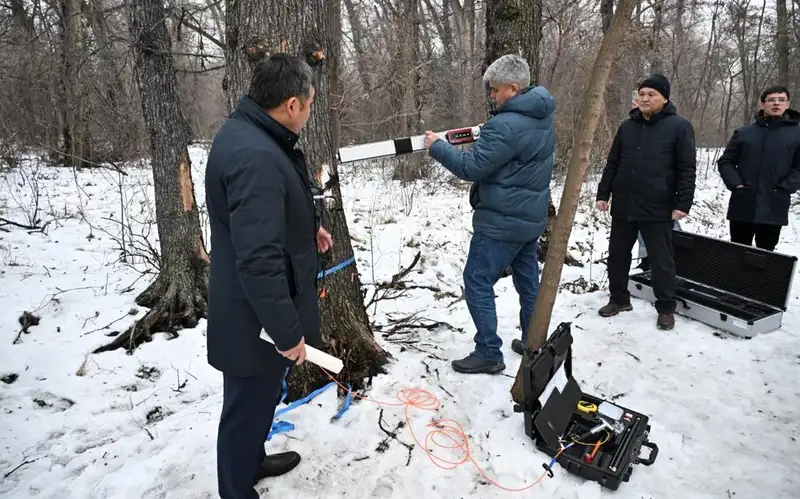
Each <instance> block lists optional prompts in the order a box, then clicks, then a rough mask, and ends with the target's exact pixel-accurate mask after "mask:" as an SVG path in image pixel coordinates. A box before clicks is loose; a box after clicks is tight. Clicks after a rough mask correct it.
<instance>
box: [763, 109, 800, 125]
mask: <svg viewBox="0 0 800 499" xmlns="http://www.w3.org/2000/svg"><path fill="white" fill-rule="evenodd" d="M756 124H757V125H759V126H767V125H770V126H772V125H775V126H782V125H798V124H800V112H797V111H795V110H794V109H787V110H786V112H785V113H783V115H782V116H775V117H773V116H765V115H764V111H763V110H761V111H759V112H758V114H756Z"/></svg>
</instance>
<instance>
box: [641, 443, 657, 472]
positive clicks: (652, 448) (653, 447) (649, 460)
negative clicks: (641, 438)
mask: <svg viewBox="0 0 800 499" xmlns="http://www.w3.org/2000/svg"><path fill="white" fill-rule="evenodd" d="M642 447H647V448H649V449H650V455H649V456H647V458H646V459H642V458H641V457H640V456H637V457H636V463H637V464H643V465H645V466H650V465H651V464H653V463H654V462H656V458H657V457H658V445H656V444H655V443H653V442H650V441H645V442H642Z"/></svg>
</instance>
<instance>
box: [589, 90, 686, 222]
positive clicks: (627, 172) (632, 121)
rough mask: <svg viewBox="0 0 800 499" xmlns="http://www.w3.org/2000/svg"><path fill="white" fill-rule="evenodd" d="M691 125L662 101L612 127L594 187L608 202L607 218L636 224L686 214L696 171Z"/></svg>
mask: <svg viewBox="0 0 800 499" xmlns="http://www.w3.org/2000/svg"><path fill="white" fill-rule="evenodd" d="M696 155H697V151H696V149H695V140H694V127H692V124H691V123H690V122H689V120H687V119H686V118H684V117H682V116H679V115H678V112H677V109H676V108H675V105H674V104H672V102H667V104H666V105H665V106H664V108H663V109H662V110H661V111H659V112H658V113H656V114H654V115H653V116H651V117H650V119H649V120H648V119H645V117H644V115H642V112H641V111H640V110H639V109H633V110H631V112H630V118H629V119H627V120H625V121H624V122H622V124H621V125H620V126H619V128H618V129H617V134H616V136H615V137H614V142H613V144H612V145H611V150H610V151H609V153H608V159H607V161H606V167H605V169H604V170H603V177H602V178H601V180H600V185H599V186H598V188H597V200H598V201H609V200H610V201H611V216H612V217H619V218H622V219H625V220H628V221H637V222H669V221H670V220H672V211H673V210H679V211H682V212H684V213H689V210H690V209H691V208H692V203H693V201H694V191H695V175H696V169H697V159H696Z"/></svg>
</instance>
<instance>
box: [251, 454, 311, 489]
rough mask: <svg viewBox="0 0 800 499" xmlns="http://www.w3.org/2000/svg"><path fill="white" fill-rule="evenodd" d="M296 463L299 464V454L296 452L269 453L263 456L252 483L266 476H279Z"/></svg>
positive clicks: (291, 468)
mask: <svg viewBox="0 0 800 499" xmlns="http://www.w3.org/2000/svg"><path fill="white" fill-rule="evenodd" d="M298 464H300V454H298V453H297V452H294V451H289V452H281V453H279V454H270V455H269V456H267V457H265V458H264V460H263V461H261V464H260V465H259V466H258V469H257V470H256V478H255V482H254V484H255V483H258V482H259V481H260V480H262V479H264V478H267V477H271V476H280V475H283V474H285V473H288V472H290V471H292V470H293V469H294V468H295V467H296V466H297V465H298Z"/></svg>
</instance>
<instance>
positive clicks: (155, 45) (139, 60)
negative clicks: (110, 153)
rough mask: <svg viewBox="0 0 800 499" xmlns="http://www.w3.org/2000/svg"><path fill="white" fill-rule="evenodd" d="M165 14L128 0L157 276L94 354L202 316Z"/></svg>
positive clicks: (195, 233) (197, 243) (204, 274)
mask: <svg viewBox="0 0 800 499" xmlns="http://www.w3.org/2000/svg"><path fill="white" fill-rule="evenodd" d="M166 19H167V17H166V14H165V11H164V7H163V4H162V3H161V2H160V0H133V1H132V2H131V4H130V20H129V22H130V31H131V38H132V40H133V41H134V43H133V48H134V54H135V60H134V73H135V75H136V83H137V85H138V87H139V92H140V93H141V101H142V115H143V116H144V121H145V124H146V127H147V132H148V135H149V137H150V153H151V156H152V160H151V161H152V169H153V184H154V186H155V201H156V221H157V222H158V237H159V242H160V245H161V265H160V268H159V275H158V277H157V278H156V279H155V281H153V283H152V284H151V285H150V286H149V287H148V288H147V289H146V290H145V291H144V292H142V293H141V294H140V295H139V296H138V297H137V298H136V303H137V304H139V305H140V306H143V307H147V308H150V311H148V312H147V314H145V316H144V317H143V318H142V319H140V320H139V321H137V322H136V324H134V325H133V327H131V328H130V329H129V330H128V331H126V332H125V333H124V334H122V335H120V336H118V337H117V338H116V339H115V340H114V341H113V342H112V343H110V344H109V345H106V346H104V347H101V348H99V349H97V352H99V351H105V350H113V349H116V348H119V347H123V346H124V347H126V348H127V349H128V350H129V351H132V350H133V349H134V348H135V347H136V346H137V345H138V344H140V343H141V342H142V341H149V340H150V338H151V335H152V334H153V333H155V332H168V333H170V334H171V335H172V336H173V337H176V336H177V330H179V329H182V328H191V327H194V326H196V325H197V322H198V320H199V319H201V318H205V317H206V315H207V314H206V313H207V309H208V306H207V298H208V292H207V291H208V254H207V253H206V249H205V245H204V243H203V237H202V233H201V231H200V216H199V212H198V209H197V204H196V202H195V197H194V185H193V183H192V176H191V165H190V160H189V153H188V150H187V144H188V143H189V139H190V134H189V126H188V124H187V123H186V119H185V118H184V116H183V113H182V112H181V109H180V99H179V97H178V84H177V79H176V76H175V70H174V61H173V59H172V55H171V50H172V49H171V42H170V38H169V33H168V31H167V26H166Z"/></svg>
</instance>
